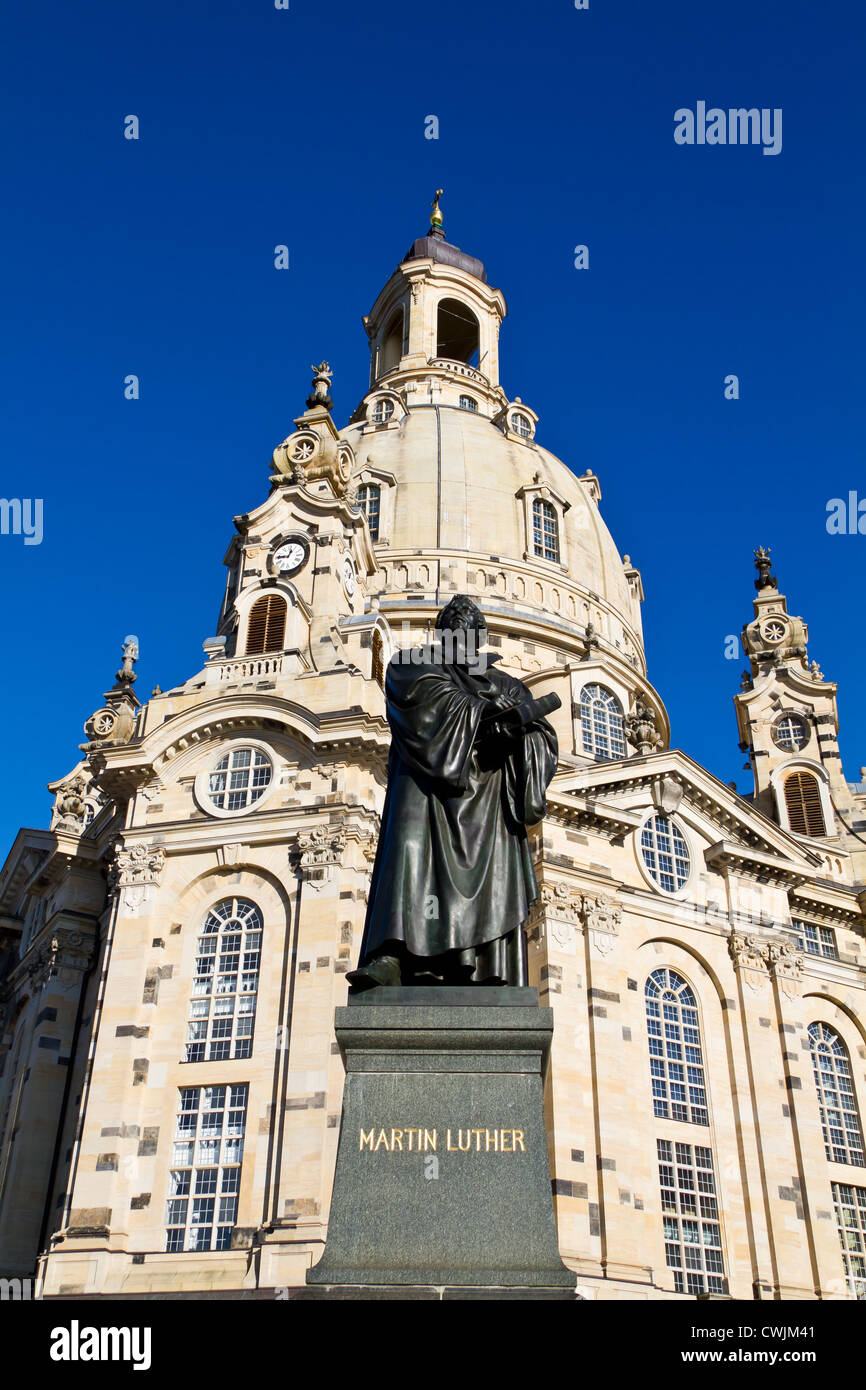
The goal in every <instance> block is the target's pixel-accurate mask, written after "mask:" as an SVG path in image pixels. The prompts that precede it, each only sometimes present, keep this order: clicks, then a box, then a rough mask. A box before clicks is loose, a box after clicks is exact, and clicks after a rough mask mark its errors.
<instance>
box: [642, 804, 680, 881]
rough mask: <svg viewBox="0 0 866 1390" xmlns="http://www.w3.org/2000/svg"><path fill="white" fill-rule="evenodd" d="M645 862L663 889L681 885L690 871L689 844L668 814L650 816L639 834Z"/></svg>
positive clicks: (651, 874) (651, 875) (648, 870)
mask: <svg viewBox="0 0 866 1390" xmlns="http://www.w3.org/2000/svg"><path fill="white" fill-rule="evenodd" d="M640 851H641V857H642V859H643V862H644V866H645V868H646V870H647V872H648V874H649V876H650V878H651V879H652V881H653V883H655V884H656V886H657V887H659V888H661V890H662V892H664V893H677V892H679V890H680V889H681V888H684V887H685V885H686V883H687V882H688V879H689V874H690V873H691V868H692V861H691V857H690V855H689V847H688V845H687V844H686V841H685V837H684V835H683V833H682V831H681V830H680V829H679V826H677V825H675V824H674V822H673V821H672V820H671V818H670V817H669V816H651V817H650V819H649V820H648V821H647V822H646V825H645V826H644V828H643V830H642V831H641V835H640Z"/></svg>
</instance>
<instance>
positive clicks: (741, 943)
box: [728, 931, 770, 971]
mask: <svg viewBox="0 0 866 1390" xmlns="http://www.w3.org/2000/svg"><path fill="white" fill-rule="evenodd" d="M728 950H729V951H730V953H731V959H732V961H733V962H734V969H735V970H760V971H764V970H766V968H767V966H768V964H769V960H770V942H769V940H768V939H767V938H766V937H762V936H749V935H748V934H747V933H746V932H738V931H737V932H732V933H731V936H730V938H729V940H728Z"/></svg>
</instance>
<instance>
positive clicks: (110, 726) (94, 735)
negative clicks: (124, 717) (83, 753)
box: [84, 708, 117, 743]
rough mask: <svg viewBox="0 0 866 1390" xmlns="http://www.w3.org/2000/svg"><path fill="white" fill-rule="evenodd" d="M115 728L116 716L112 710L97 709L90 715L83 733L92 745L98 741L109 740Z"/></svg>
mask: <svg viewBox="0 0 866 1390" xmlns="http://www.w3.org/2000/svg"><path fill="white" fill-rule="evenodd" d="M116 726H117V715H116V714H115V712H114V710H113V709H107V708H104V709H98V710H97V711H96V713H95V714H91V716H90V718H89V719H88V721H87V723H86V724H85V726H84V732H85V733H86V734H87V737H88V738H89V739H90V740H91V742H92V743H96V742H97V741H98V740H99V739H103V738H111V735H112V734H113V733H114V730H115V728H116Z"/></svg>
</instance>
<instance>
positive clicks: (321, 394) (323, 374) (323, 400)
mask: <svg viewBox="0 0 866 1390" xmlns="http://www.w3.org/2000/svg"><path fill="white" fill-rule="evenodd" d="M311 371H312V373H313V389H312V392H311V394H310V395H309V396H308V397H307V409H308V410H315V409H316V407H317V406H322V407H324V409H325V410H330V409H331V407H332V406H333V404H334V402H333V401H332V400H331V380H332V378H333V375H334V373H333V372H332V371H331V366H330V363H328V362H320V363H319V365H318V367H312V368H311Z"/></svg>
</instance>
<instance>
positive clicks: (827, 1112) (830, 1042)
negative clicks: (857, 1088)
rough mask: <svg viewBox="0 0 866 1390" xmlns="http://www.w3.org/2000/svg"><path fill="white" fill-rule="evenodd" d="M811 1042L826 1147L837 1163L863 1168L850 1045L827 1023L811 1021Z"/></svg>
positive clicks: (826, 1150) (860, 1133) (860, 1132)
mask: <svg viewBox="0 0 866 1390" xmlns="http://www.w3.org/2000/svg"><path fill="white" fill-rule="evenodd" d="M809 1046H810V1047H811V1049H812V1066H813V1068H814V1071H815V1086H816V1088H817V1091H818V1106H819V1108H820V1111H821V1129H822V1130H823V1132H824V1149H825V1152H826V1154H827V1157H828V1158H829V1159H830V1160H831V1162H833V1163H853V1164H854V1165H855V1166H856V1167H857V1168H863V1167H864V1166H866V1165H864V1159H863V1131H862V1129H861V1128H860V1115H859V1112H858V1110H857V1101H856V1098H855V1096H854V1080H853V1077H852V1075H851V1063H850V1062H849V1060H848V1049H847V1048H846V1046H845V1044H844V1043H843V1041H842V1039H841V1038H840V1037H839V1034H838V1033H836V1032H834V1030H833V1029H832V1028H828V1027H827V1024H826V1023H810V1024H809Z"/></svg>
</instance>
